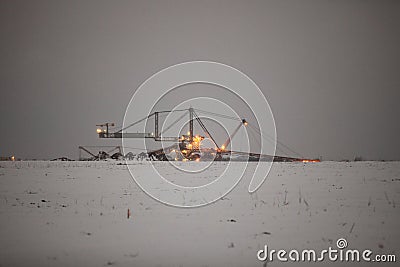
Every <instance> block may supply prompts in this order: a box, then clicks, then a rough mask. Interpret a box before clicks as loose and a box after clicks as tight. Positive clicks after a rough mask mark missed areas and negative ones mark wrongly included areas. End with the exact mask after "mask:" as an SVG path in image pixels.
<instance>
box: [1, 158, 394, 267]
mask: <svg viewBox="0 0 400 267" xmlns="http://www.w3.org/2000/svg"><path fill="white" fill-rule="evenodd" d="M132 164H135V166H134V167H135V168H137V169H139V170H142V171H143V172H145V171H146V169H148V168H151V167H150V166H149V164H150V163H149V162H136V163H132ZM156 164H159V166H158V167H159V168H161V169H162V168H164V166H163V164H168V163H167V162H157V163H156ZM225 164H227V163H225V162H217V163H214V164H213V165H212V166H211V167H212V168H214V169H215V170H216V172H217V171H218V169H223V168H224V167H225ZM233 164H235V163H233ZM238 164H240V163H238ZM251 164H254V163H251ZM165 169H166V171H167V170H170V168H167V166H165ZM171 175H172V176H173V174H171ZM203 178H204V177H203ZM176 179H178V180H179V179H181V180H182V177H176ZM204 179H206V178H204ZM210 179H212V178H211V177H210ZM196 182H198V181H194V183H196ZM188 183H189V184H190V183H191V182H190V181H189V182H188ZM248 183H249V181H248V180H243V181H242V182H241V183H240V184H239V185H238V186H237V187H236V188H235V189H234V190H233V191H232V192H231V193H229V194H228V195H227V196H226V197H224V198H223V199H221V200H219V201H217V202H216V203H213V204H211V205H208V206H205V207H202V208H194V209H185V208H174V207H169V206H166V205H163V204H161V203H159V202H157V201H155V200H153V199H152V198H151V197H149V196H148V195H146V194H145V193H143V192H142V191H141V190H140V188H139V187H138V186H137V185H136V184H135V183H134V181H133V180H132V178H131V176H130V174H129V172H128V170H127V167H126V166H124V165H118V162H1V163H0V266H107V265H112V266H260V267H261V266H288V265H290V266H292V265H293V266H308V265H310V263H299V262H297V263H282V262H278V261H276V260H275V261H273V262H268V263H263V262H260V261H259V260H258V259H257V255H256V254H257V251H258V250H259V249H262V248H263V247H264V245H268V247H269V248H270V249H276V250H278V249H286V250H287V251H289V250H291V249H298V250H300V251H301V250H303V249H315V250H317V251H319V250H323V249H327V248H328V247H329V246H332V247H334V248H336V240H337V239H339V238H345V239H346V240H347V242H348V247H349V248H354V249H359V250H363V249H370V250H372V251H373V253H374V254H395V255H396V256H397V264H398V261H399V260H400V253H399V252H400V220H399V219H400V213H399V211H400V162H350V163H338V162H322V163H312V164H303V163H274V164H273V166H272V169H271V173H270V174H269V176H268V178H267V180H266V182H265V183H264V184H263V185H262V186H261V188H260V189H259V190H258V191H257V192H256V193H254V194H249V193H248V192H247V187H248ZM128 209H130V211H131V217H130V218H127V211H128ZM322 264H327V265H331V266H349V265H350V264H351V263H344V262H335V263H333V262H329V261H328V260H325V262H323V263H312V264H311V265H314V266H320V265H322ZM359 265H360V266H396V264H395V263H368V264H367V263H365V262H362V263H359Z"/></svg>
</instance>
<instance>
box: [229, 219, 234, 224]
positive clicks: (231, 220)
mask: <svg viewBox="0 0 400 267" xmlns="http://www.w3.org/2000/svg"><path fill="white" fill-rule="evenodd" d="M228 222H234V223H235V222H236V220H234V219H229V220H228Z"/></svg>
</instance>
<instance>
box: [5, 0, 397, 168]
mask: <svg viewBox="0 0 400 267" xmlns="http://www.w3.org/2000/svg"><path fill="white" fill-rule="evenodd" d="M399 14H400V1H15V0H12V1H1V2H0V34H1V43H0V58H1V60H0V68H1V72H0V75H1V76H0V83H1V98H0V118H1V131H0V155H1V156H8V155H12V154H14V155H16V156H17V157H20V158H42V159H51V158H54V157H59V156H68V157H72V158H76V157H77V154H78V149H77V147H78V146H79V145H100V144H113V143H116V142H115V141H114V142H109V140H98V139H97V137H96V134H95V128H96V127H95V124H97V123H101V122H104V121H115V122H117V123H119V124H120V123H121V122H122V119H123V115H124V112H125V108H126V106H127V104H128V102H129V99H130V98H131V96H132V95H133V93H134V91H135V89H136V88H137V87H138V86H139V85H140V84H141V83H142V82H143V81H144V80H145V79H147V78H148V77H149V76H151V75H152V74H154V73H155V72H157V71H159V70H161V69H163V68H165V67H167V66H170V65H174V64H177V63H180V62H185V61H191V60H211V61H218V62H222V63H225V64H228V65H231V66H233V67H235V68H238V69H239V70H241V71H243V72H245V73H246V74H248V75H249V76H250V77H251V78H252V79H253V80H254V81H255V82H256V83H257V84H258V85H259V87H260V88H261V90H262V91H263V93H264V94H265V96H266V97H267V99H268V101H269V103H270V106H271V108H272V110H273V113H274V116H275V120H276V125H277V134H278V139H279V140H280V141H281V142H283V143H285V144H286V145H288V146H290V147H291V148H293V149H294V150H295V151H298V152H300V153H301V154H303V155H307V156H309V157H318V156H322V158H323V159H346V158H347V159H353V158H354V156H356V155H361V156H363V157H364V158H367V159H397V160H399V159H400V153H399V148H400V140H399V136H400V123H399V119H398V116H399V115H400V105H399V104H398V102H399V97H400V90H399V89H400V73H399V72H400V52H399V49H400V16H399ZM117 143H118V142H117Z"/></svg>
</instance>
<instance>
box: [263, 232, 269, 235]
mask: <svg viewBox="0 0 400 267" xmlns="http://www.w3.org/2000/svg"><path fill="white" fill-rule="evenodd" d="M262 233H263V234H264V235H270V234H271V233H270V232H262Z"/></svg>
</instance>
